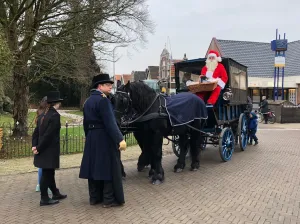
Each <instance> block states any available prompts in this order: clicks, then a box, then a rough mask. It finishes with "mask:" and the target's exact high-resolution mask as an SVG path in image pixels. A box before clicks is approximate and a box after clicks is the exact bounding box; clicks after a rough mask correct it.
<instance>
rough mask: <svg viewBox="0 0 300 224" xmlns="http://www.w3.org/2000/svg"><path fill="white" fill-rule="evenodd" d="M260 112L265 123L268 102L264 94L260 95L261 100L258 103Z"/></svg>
mask: <svg viewBox="0 0 300 224" xmlns="http://www.w3.org/2000/svg"><path fill="white" fill-rule="evenodd" d="M260 112H261V113H262V114H263V116H264V120H265V124H267V123H268V112H269V103H268V101H267V99H266V96H263V97H262V101H261V103H260Z"/></svg>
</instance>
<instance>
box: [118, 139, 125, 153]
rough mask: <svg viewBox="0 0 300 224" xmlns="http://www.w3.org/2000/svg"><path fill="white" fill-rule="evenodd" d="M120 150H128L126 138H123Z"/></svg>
mask: <svg viewBox="0 0 300 224" xmlns="http://www.w3.org/2000/svg"><path fill="white" fill-rule="evenodd" d="M119 150H120V151H125V150H126V142H125V140H122V141H121V142H120V144H119Z"/></svg>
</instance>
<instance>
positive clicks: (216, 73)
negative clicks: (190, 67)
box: [196, 50, 228, 105]
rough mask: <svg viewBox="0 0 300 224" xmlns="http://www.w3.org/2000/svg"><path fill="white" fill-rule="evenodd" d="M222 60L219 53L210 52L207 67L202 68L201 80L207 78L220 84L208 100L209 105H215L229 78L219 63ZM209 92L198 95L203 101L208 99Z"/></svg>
mask: <svg viewBox="0 0 300 224" xmlns="http://www.w3.org/2000/svg"><path fill="white" fill-rule="evenodd" d="M221 61H222V59H221V57H220V55H219V53H218V52H217V51H213V50H211V51H209V52H208V55H207V60H206V65H205V66H204V67H203V68H202V71H201V75H200V79H199V80H201V78H202V77H206V78H207V81H208V82H212V81H216V80H217V82H218V85H217V87H216V88H215V89H214V90H213V91H212V92H210V96H209V98H208V100H207V105H214V104H215V103H216V102H217V100H218V98H219V95H220V92H221V90H222V89H224V87H225V85H226V83H227V80H228V76H227V72H226V70H225V68H224V66H223V65H222V64H221V63H219V62H221ZM207 94H209V92H198V93H196V95H197V96H199V97H200V98H201V99H202V100H204V98H206V97H205V96H207Z"/></svg>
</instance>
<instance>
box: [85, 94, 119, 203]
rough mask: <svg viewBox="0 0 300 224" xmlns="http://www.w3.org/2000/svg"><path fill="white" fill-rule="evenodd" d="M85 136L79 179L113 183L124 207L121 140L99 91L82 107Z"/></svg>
mask: <svg viewBox="0 0 300 224" xmlns="http://www.w3.org/2000/svg"><path fill="white" fill-rule="evenodd" d="M83 119H84V120H83V126H84V131H85V136H86V142H85V147H84V153H83V157H82V162H81V167H80V173H79V177H80V178H83V179H93V180H112V182H113V187H114V193H115V197H116V200H117V201H118V202H119V203H124V193H123V185H122V174H121V160H120V156H119V151H118V150H119V149H118V148H119V143H120V142H121V141H122V140H123V135H122V133H121V132H120V130H119V128H118V126H117V123H116V119H115V116H114V112H113V108H112V105H111V102H110V100H109V99H108V98H106V97H105V95H104V94H103V93H101V92H100V91H97V90H96V91H92V92H91V95H90V97H89V98H88V99H87V101H86V102H85V104H84V109H83Z"/></svg>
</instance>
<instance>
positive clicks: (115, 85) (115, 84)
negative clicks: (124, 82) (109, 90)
mask: <svg viewBox="0 0 300 224" xmlns="http://www.w3.org/2000/svg"><path fill="white" fill-rule="evenodd" d="M127 46H128V45H119V46H115V47H114V49H113V76H114V87H115V90H116V89H117V83H116V74H115V50H116V49H117V48H118V47H127Z"/></svg>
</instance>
